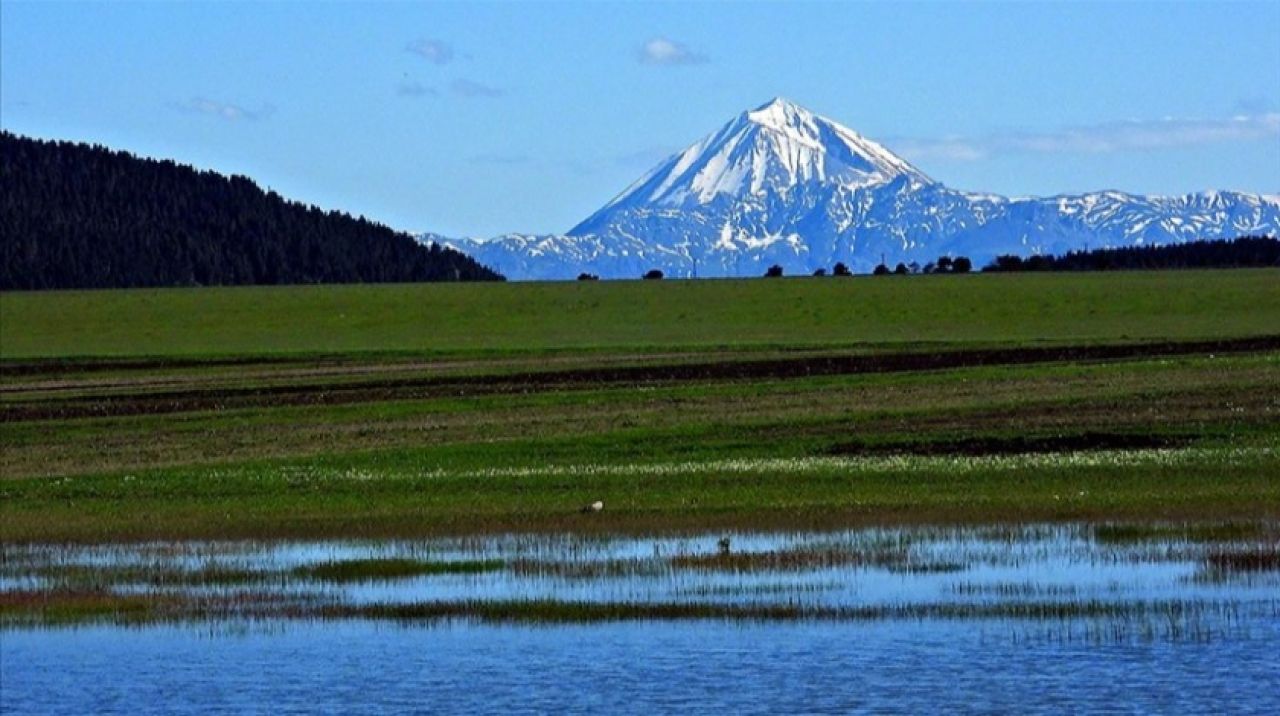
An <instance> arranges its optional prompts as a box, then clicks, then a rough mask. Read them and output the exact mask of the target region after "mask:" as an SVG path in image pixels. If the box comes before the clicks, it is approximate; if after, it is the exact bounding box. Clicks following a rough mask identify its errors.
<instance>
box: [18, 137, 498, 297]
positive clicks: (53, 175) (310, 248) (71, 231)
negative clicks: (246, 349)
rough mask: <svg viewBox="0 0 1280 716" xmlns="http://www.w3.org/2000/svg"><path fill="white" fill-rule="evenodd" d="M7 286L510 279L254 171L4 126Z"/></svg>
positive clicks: (458, 254)
mask: <svg viewBox="0 0 1280 716" xmlns="http://www.w3.org/2000/svg"><path fill="white" fill-rule="evenodd" d="M0 236H3V242H4V256H3V264H2V265H0V289H45V288H116V287H130V286H190V285H217V284H222V285H225V284H286V283H357V282H393V281H394V282H399V281H404V282H409V281H456V280H462V281H467V280H500V279H501V278H502V277H501V276H499V275H498V274H496V273H494V272H493V271H491V270H489V269H487V268H485V267H484V266H481V265H480V264H478V263H476V262H475V261H474V260H472V259H471V258H469V257H467V256H465V255H463V254H461V253H458V252H456V251H454V250H452V249H446V248H442V247H439V246H432V247H427V246H423V245H421V244H419V243H418V242H417V241H415V240H414V239H413V238H412V237H410V236H408V235H407V234H403V233H400V232H396V231H393V230H391V229H389V228H387V227H386V226H383V225H381V224H377V223H374V222H371V221H368V220H366V219H364V218H363V217H361V218H353V217H351V216H350V215H348V214H345V213H342V212H337V211H327V212H326V211H323V210H321V209H319V208H317V207H314V206H306V205H304V204H300V203H298V202H294V201H288V200H286V199H284V198H282V197H281V196H280V195H279V194H276V193H275V192H273V191H263V190H262V189H260V188H259V187H258V186H257V185H256V184H254V183H253V181H251V180H249V179H247V178H245V177H241V176H231V177H228V176H224V175H221V174H217V173H215V172H209V171H198V170H196V169H194V168H192V167H189V166H185V165H181V164H177V163H175V162H172V161H156V160H151V159H142V158H139V157H135V156H133V155H131V154H128V153H126V152H117V151H112V150H109V149H106V148H104V147H101V146H89V145H87V144H77V143H72V142H49V141H42V140H35V139H29V138H25V137H19V136H16V135H14V134H12V133H9V132H0Z"/></svg>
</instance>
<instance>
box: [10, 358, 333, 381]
mask: <svg viewBox="0 0 1280 716" xmlns="http://www.w3.org/2000/svg"><path fill="white" fill-rule="evenodd" d="M330 360H331V361H332V362H339V359H330ZM323 362H329V361H326V360H325V359H324V358H317V357H314V356H313V357H295V356H235V357H230V358H121V359H96V358H95V359H77V358H66V359H52V360H32V361H26V360H17V361H3V362H0V374H3V375H5V376H9V377H13V376H19V375H62V374H64V373H97V372H102V371H125V370H172V369H175V368H220V367H227V366H244V365H264V366H265V365H288V364H290V363H323Z"/></svg>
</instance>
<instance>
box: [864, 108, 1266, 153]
mask: <svg viewBox="0 0 1280 716" xmlns="http://www.w3.org/2000/svg"><path fill="white" fill-rule="evenodd" d="M1268 138H1280V112H1270V113H1265V114H1241V115H1236V116H1233V117H1226V118H1221V119H1177V118H1173V117H1166V118H1164V119H1153V120H1132V121H1127V122H1108V123H1105V124H1095V125H1089V126H1082V127H1067V128H1065V129H1061V130H1058V131H1055V132H1006V133H1000V134H989V135H985V136H982V137H943V138H940V139H913V138H902V139H897V140H889V141H888V143H889V144H890V145H891V146H892V147H893V148H894V150H895V151H897V152H900V153H901V154H902V155H903V156H905V157H907V158H909V159H915V160H920V159H946V160H952V161H977V160H980V159H987V158H989V157H993V156H999V155H1005V154H1111V153H1116V152H1129V151H1144V150H1153V149H1171V148H1177V147H1193V146H1200V145H1205V144H1222V143H1228V142H1244V141H1252V140H1258V139H1268Z"/></svg>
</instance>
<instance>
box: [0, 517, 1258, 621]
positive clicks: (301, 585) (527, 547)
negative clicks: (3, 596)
mask: <svg viewBox="0 0 1280 716" xmlns="http://www.w3.org/2000/svg"><path fill="white" fill-rule="evenodd" d="M724 536H726V535H724V534H721V533H714V534H704V535H697V536H684V537H647V538H645V537H642V538H635V537H619V536H614V537H608V536H603V537H602V536H575V535H495V536H486V537H469V538H441V539H429V540H418V541H382V542H358V541H354V542H353V541H333V542H216V543H183V544H143V545H121V546H108V547H81V548H77V547H59V548H38V547H37V548H20V547H15V548H7V549H6V551H5V561H4V565H5V568H4V570H3V573H4V576H3V577H0V580H2V581H0V588H2V589H16V588H24V587H30V586H32V585H33V581H32V580H31V579H30V578H29V577H24V576H23V571H22V565H24V564H26V563H28V562H42V563H47V564H57V565H72V564H84V565H100V566H108V565H114V566H135V567H147V566H152V567H160V568H166V569H175V568H176V569H192V570H196V569H201V568H208V567H222V568H231V569H248V570H261V571H287V570H290V569H293V568H296V567H299V566H305V565H313V564H317V563H323V562H328V561H335V560H351V559H383V558H410V559H418V560H426V561H433V562H447V561H455V560H501V561H504V562H507V563H513V562H523V563H532V564H538V563H557V564H561V565H569V566H573V567H581V568H587V569H589V568H591V567H593V566H595V567H602V566H605V565H615V566H616V567H617V568H616V569H615V570H614V571H612V572H609V573H605V574H592V575H591V576H587V577H581V576H578V577H574V576H567V577H566V576H559V575H555V574H545V573H542V574H540V573H536V572H537V570H533V572H535V573H527V572H526V571H521V570H509V569H504V570H500V571H495V572H485V573H481V574H438V575H428V576H420V577H411V578H404V579H393V580H386V581H366V582H361V583H350V584H334V583H328V582H320V581H314V582H313V581H307V580H300V579H292V578H291V579H289V580H288V585H287V591H288V592H290V593H294V594H296V593H316V594H323V595H326V596H329V597H339V598H341V599H342V600H344V601H347V602H351V603H357V604H363V603H379V602H382V603H405V602H418V601H436V600H445V601H453V600H475V599H504V600H505V599H558V600H574V601H578V600H581V601H606V602H617V601H626V602H646V603H648V602H673V601H675V602H685V601H698V602H717V603H728V604H775V603H784V604H798V605H803V606H825V607H863V606H895V605H911V604H936V603H959V604H973V603H993V602H1000V603H1008V602H1018V601H1027V602H1081V601H1094V600H1097V601H1103V602H1121V601H1134V600H1144V601H1157V600H1170V599H1178V600H1203V601H1211V600H1219V601H1221V600H1236V601H1249V600H1261V599H1268V598H1271V599H1274V597H1275V594H1276V592H1275V590H1276V588H1277V586H1280V584H1278V581H1280V580H1278V579H1277V576H1276V575H1275V573H1268V574H1263V575H1255V576H1253V577H1251V578H1249V579H1231V580H1217V581H1213V580H1204V579H1196V577H1197V575H1199V574H1201V573H1202V566H1201V563H1200V559H1201V558H1202V557H1203V555H1204V554H1205V553H1206V552H1207V551H1208V550H1209V549H1213V548H1221V546H1222V545H1221V544H1217V545H1204V544H1194V543H1187V542H1182V541H1140V542H1133V543H1119V544H1106V543H1099V542H1097V541H1095V540H1094V539H1093V535H1092V530H1091V528H1089V527H1088V526H1085V525H1031V526H1009V527H992V526H987V527H954V528H940V527H899V528H872V529H863V530H852V531H846V532H829V533H744V534H729V535H727V536H728V537H729V538H730V539H731V549H732V551H733V552H735V553H739V554H741V553H761V552H771V551H782V552H789V551H810V550H817V551H828V550H833V551H836V552H839V553H844V554H849V553H853V554H860V555H866V556H867V557H868V559H869V561H870V563H869V564H856V565H842V566H835V567H824V568H808V569H799V570H758V571H747V572H722V571H702V570H696V569H675V568H673V567H672V566H671V565H670V564H669V563H668V562H667V560H668V559H669V558H671V557H673V556H677V555H711V554H714V553H716V551H717V542H718V541H719V540H720V538H721V537H724ZM1247 544H1249V543H1248V542H1243V543H1241V545H1247ZM886 562H887V564H886ZM939 567H942V569H939ZM913 568H914V569H913ZM931 568H932V569H933V570H934V571H930V569H931ZM281 586H283V585H276V588H280V587H281ZM136 588H139V589H140V588H143V586H142V585H139V586H137V587H136ZM173 588H174V589H196V588H192V587H173ZM199 589H200V590H232V591H234V590H237V589H247V590H252V589H259V590H260V589H261V585H248V586H211V587H203V588H199Z"/></svg>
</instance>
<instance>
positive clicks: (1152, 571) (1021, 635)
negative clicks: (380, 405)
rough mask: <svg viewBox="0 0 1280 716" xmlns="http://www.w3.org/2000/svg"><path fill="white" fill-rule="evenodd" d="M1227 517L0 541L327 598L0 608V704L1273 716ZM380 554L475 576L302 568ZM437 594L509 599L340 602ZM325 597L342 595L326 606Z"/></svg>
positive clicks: (1268, 606) (140, 570)
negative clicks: (350, 538) (622, 614)
mask: <svg viewBox="0 0 1280 716" xmlns="http://www.w3.org/2000/svg"><path fill="white" fill-rule="evenodd" d="M1222 532H1223V534H1218V533H1217V532H1214V531H1213V530H1209V531H1208V534H1205V531H1203V530H1201V531H1197V530H1195V529H1190V528H1188V529H1185V530H1184V529H1183V528H1181V527H1180V526H1176V525H1175V526H1160V527H1158V528H1153V529H1151V530H1146V531H1143V530H1137V531H1136V533H1135V532H1134V531H1124V530H1120V531H1112V532H1107V531H1106V529H1105V527H1102V528H1100V527H1098V526H1091V525H1039V526H1018V527H1003V526H992V527H979V528H973V527H970V528H900V529H871V530H854V531H848V532H838V533H799V534H796V533H786V534H773V533H770V534H760V533H755V534H733V535H721V534H715V535H693V536H679V537H671V536H660V537H647V538H635V537H590V538H587V537H581V536H569V535H562V536H542V535H539V536H535V535H502V536H495V537H487V538H480V539H440V540H426V541H417V542H380V543H360V542H323V543H201V544H181V545H155V544H153V545H130V546H111V547H96V548H74V547H52V546H43V547H41V546H36V547H20V548H19V547H7V548H6V549H5V553H4V563H3V570H0V592H7V593H10V594H17V593H19V592H22V593H40V590H46V592H47V593H48V594H55V593H56V590H58V589H63V590H66V589H71V588H73V587H74V588H85V587H84V586H83V585H84V580H89V581H90V582H92V584H93V585H94V586H93V588H94V589H99V590H107V591H110V592H112V593H122V594H133V595H153V594H154V595H160V596H161V597H164V596H172V595H174V594H181V595H185V596H188V597H189V596H191V595H196V596H198V597H199V598H201V599H204V598H207V597H210V596H211V595H212V596H214V597H216V596H218V595H224V596H225V595H228V594H231V595H239V597H240V598H239V599H238V601H237V602H236V603H237V604H242V603H244V604H250V605H252V604H254V599H256V598H258V597H261V596H263V595H274V597H277V598H278V597H280V596H281V595H284V596H285V597H286V598H287V599H290V600H298V601H297V604H302V605H304V606H305V605H313V606H314V605H319V606H318V607H317V609H316V610H315V611H308V608H297V609H291V610H290V611H288V612H287V613H286V612H281V613H273V612H272V611H271V610H270V609H267V610H256V609H255V608H252V607H251V608H249V609H247V610H246V611H244V612H242V613H229V612H225V611H219V612H217V613H215V614H209V615H204V616H202V613H201V612H200V611H199V609H196V610H194V611H190V610H189V611H183V612H181V613H180V615H179V616H177V617H175V618H173V619H159V620H154V621H148V622H143V623H135V624H132V625H129V626H124V625H121V624H120V623H119V620H113V619H112V618H110V617H107V618H102V617H97V618H94V619H86V620H81V621H75V622H70V623H61V624H58V625H53V624H50V623H41V622H40V621H39V620H32V621H29V622H22V621H14V620H9V621H7V622H6V623H5V627H4V628H3V631H0V686H2V688H0V711H3V712H4V713H6V714H9V713H14V714H19V713H22V714H25V713H67V714H73V713H74V714H81V713H218V712H228V713H229V712H235V713H243V712H263V713H291V712H317V711H320V712H330V713H386V712H390V711H395V712H404V711H417V712H430V713H472V712H476V711H501V712H547V711H552V712H592V713H600V712H604V713H651V712H671V711H686V710H691V709H693V710H703V711H707V710H715V711H728V712H736V713H769V712H772V713H777V712H785V713H791V712H820V713H833V712H835V713H844V712H868V711H870V712H877V713H882V712H900V713H901V712H911V713H918V712H921V711H929V712H936V711H944V712H974V713H984V712H985V713H991V712H1006V713H1007V712H1039V713H1043V712H1055V713H1058V712H1063V711H1070V712H1083V711H1090V712H1108V713H1188V712H1199V713H1259V714H1262V713H1266V714H1274V713H1280V574H1278V573H1277V571H1276V570H1275V569H1274V567H1273V566H1272V565H1273V564H1274V562H1273V561H1269V559H1270V558H1268V555H1272V556H1273V555H1274V553H1275V550H1276V546H1277V545H1276V541H1275V536H1276V533H1277V532H1276V525H1271V524H1264V525H1254V526H1251V527H1250V529H1247V530H1243V531H1241V530H1224V531H1222ZM1224 535H1225V536H1224ZM726 536H727V537H729V538H730V542H729V544H728V546H727V548H726V546H724V545H722V544H721V540H722V539H723V538H724V537H726ZM1233 555H1235V557H1233ZM1239 555H1246V556H1248V555H1253V557H1254V558H1255V559H1254V561H1252V562H1250V561H1242V560H1241V558H1239V557H1238V556H1239ZM1258 555H1261V558H1258V557H1257V556H1258ZM1229 557H1230V558H1229ZM389 559H401V560H418V561H420V562H421V563H424V564H436V565H439V564H463V563H464V561H465V560H471V561H472V562H475V561H479V560H483V569H482V570H480V571H472V572H469V573H450V572H448V571H445V572H440V571H439V570H436V571H434V572H433V573H430V574H418V575H410V576H398V577H394V578H391V577H379V578H373V577H360V576H358V575H357V576H355V577H351V576H346V577H343V578H342V579H324V578H316V577H315V576H314V573H312V572H309V571H307V570H308V569H309V568H310V567H311V566H314V565H326V564H328V565H332V564H335V563H343V564H366V565H377V564H379V563H380V562H379V561H380V560H389ZM358 560H363V562H357V561H358ZM1224 565H1226V566H1224ZM1240 565H1243V567H1241V566H1240ZM211 567H217V568H220V569H223V570H232V569H234V570H238V571H237V574H239V575H240V576H239V577H238V578H237V579H236V580H234V583H224V581H225V580H221V579H212V578H206V579H194V578H183V579H178V578H175V577H174V575H179V576H181V575H184V574H185V575H188V577H189V576H190V575H192V574H195V573H196V572H197V570H205V572H202V573H201V574H206V575H207V574H222V573H223V572H216V571H210V568H211ZM245 575H249V576H247V577H246V576H245ZM253 575H260V576H258V577H255V576H253ZM76 580H80V581H78V582H77V581H76ZM76 585H79V586H76ZM24 590H25V591H24ZM538 600H542V601H543V602H545V603H551V604H565V605H569V606H570V607H572V605H576V604H580V603H594V604H631V605H637V604H638V605H672V604H676V605H691V604H692V605H712V606H715V605H720V606H726V607H740V606H743V605H757V606H766V607H780V608H783V609H780V610H779V611H777V612H776V613H773V616H771V617H760V616H758V615H757V616H755V617H752V618H740V617H731V616H725V617H714V618H700V619H687V618H677V619H654V618H646V617H645V616H644V614H643V610H641V612H640V613H638V614H635V613H633V614H631V616H628V617H626V618H619V619H612V620H605V621H595V620H590V621H588V622H587V623H581V622H582V619H580V618H578V617H575V616H574V615H575V614H577V612H575V611H573V609H569V610H568V611H567V612H566V613H567V614H568V616H565V617H563V620H559V619H551V620H547V619H544V618H540V617H537V618H535V617H534V616H532V615H529V614H525V613H524V612H522V611H521V605H523V604H526V603H528V602H530V601H538ZM198 603H203V602H198ZM270 603H271V604H275V603H276V602H270ZM435 603H447V604H485V603H502V604H505V605H508V606H507V611H506V612H503V613H502V615H501V617H500V619H499V621H498V623H494V622H492V621H486V620H485V619H483V618H482V617H481V612H480V611H477V612H476V613H475V614H474V615H471V616H468V613H467V612H466V610H465V609H464V610H462V611H461V612H455V613H453V614H452V615H451V616H450V617H448V618H444V619H413V620H402V619H385V618H369V616H368V615H365V614H364V613H363V612H359V611H358V610H359V609H360V608H363V607H367V606H370V605H372V606H378V605H406V604H407V605H413V604H435ZM334 605H338V606H341V607H342V608H346V609H352V610H356V611H351V612H341V611H324V610H323V609H322V608H327V607H332V606H334ZM1020 605H1021V606H1020ZM1028 605H1030V606H1033V607H1034V608H1030V609H1026V608H1023V607H1027V606H1028ZM272 608H274V607H272ZM552 613H554V614H558V612H552ZM338 614H354V615H355V616H336V615H338ZM575 619H577V620H578V621H577V622H575Z"/></svg>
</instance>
